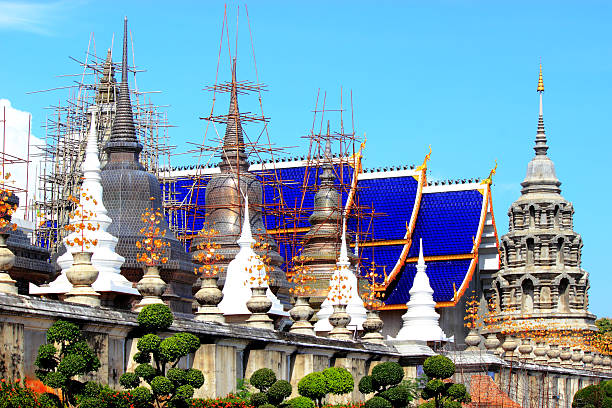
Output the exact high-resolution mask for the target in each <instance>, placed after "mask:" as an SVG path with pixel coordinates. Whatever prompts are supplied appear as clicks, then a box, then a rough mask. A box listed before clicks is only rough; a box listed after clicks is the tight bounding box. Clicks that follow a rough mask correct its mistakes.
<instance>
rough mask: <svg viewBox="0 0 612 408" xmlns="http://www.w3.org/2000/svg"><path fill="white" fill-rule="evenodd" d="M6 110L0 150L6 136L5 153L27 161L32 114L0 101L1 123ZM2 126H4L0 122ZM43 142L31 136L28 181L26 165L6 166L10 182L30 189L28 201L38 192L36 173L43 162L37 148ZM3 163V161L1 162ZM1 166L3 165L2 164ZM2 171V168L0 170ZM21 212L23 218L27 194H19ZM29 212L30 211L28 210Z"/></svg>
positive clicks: (3, 100) (0, 137)
mask: <svg viewBox="0 0 612 408" xmlns="http://www.w3.org/2000/svg"><path fill="white" fill-rule="evenodd" d="M5 109H6V123H4V124H3V125H6V134H4V135H3V134H2V130H3V128H4V127H3V126H1V127H0V150H1V149H2V137H3V136H4V138H5V139H4V140H5V141H4V143H5V146H6V147H5V152H6V153H7V154H9V155H12V156H16V157H19V158H21V159H26V158H27V155H28V122H29V120H30V113H29V112H25V111H20V110H18V109H15V108H13V107H12V106H11V102H10V101H9V100H8V99H0V121H2V120H4V112H5ZM0 124H2V123H1V122H0ZM42 145H43V141H42V140H40V139H39V138H37V137H35V136H34V135H33V134H30V166H29V167H30V168H29V174H28V179H29V180H26V165H25V164H23V163H22V164H5V172H7V173H11V177H10V180H14V185H15V187H18V188H22V189H28V191H29V193H28V201H31V200H32V198H33V196H34V194H33V193H34V191H35V190H36V184H37V183H36V173H37V169H38V164H39V162H40V160H41V157H40V153H41V151H40V149H39V148H38V147H37V146H42ZM0 163H1V161H0ZM0 165H1V164H0ZM0 171H1V168H0ZM18 196H19V207H20V208H19V211H18V214H17V215H18V216H19V217H23V211H24V209H25V204H26V202H25V193H19V194H18ZM28 212H29V210H28Z"/></svg>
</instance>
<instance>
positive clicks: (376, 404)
mask: <svg viewBox="0 0 612 408" xmlns="http://www.w3.org/2000/svg"><path fill="white" fill-rule="evenodd" d="M365 408H393V405H391V403H390V402H389V401H387V400H386V399H384V398H382V397H372V398H370V399H369V400H367V401H366V402H365Z"/></svg>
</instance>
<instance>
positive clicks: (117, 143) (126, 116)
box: [104, 17, 142, 162]
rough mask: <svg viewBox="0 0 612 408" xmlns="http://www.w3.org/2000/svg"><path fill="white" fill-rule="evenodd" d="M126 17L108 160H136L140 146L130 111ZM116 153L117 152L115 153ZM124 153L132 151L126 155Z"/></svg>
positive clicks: (106, 149)
mask: <svg viewBox="0 0 612 408" xmlns="http://www.w3.org/2000/svg"><path fill="white" fill-rule="evenodd" d="M127 36H128V31H127V17H126V18H125V21H124V24H123V57H122V60H121V84H120V85H119V95H118V96H117V110H116V113H115V121H114V123H113V127H112V130H111V136H110V138H109V140H108V142H107V143H106V146H105V147H104V150H105V151H106V152H107V153H108V154H109V156H110V158H109V162H125V161H135V162H137V161H138V155H139V153H140V151H141V150H142V146H141V145H140V143H138V138H137V137H136V128H135V127H134V115H133V113H132V103H131V101H130V89H129V87H128V83H127V81H128V78H127V76H128V65H127V64H128V62H127V54H128V48H127ZM115 153H117V154H115ZM125 153H132V154H133V157H132V156H131V155H128V156H126V155H125Z"/></svg>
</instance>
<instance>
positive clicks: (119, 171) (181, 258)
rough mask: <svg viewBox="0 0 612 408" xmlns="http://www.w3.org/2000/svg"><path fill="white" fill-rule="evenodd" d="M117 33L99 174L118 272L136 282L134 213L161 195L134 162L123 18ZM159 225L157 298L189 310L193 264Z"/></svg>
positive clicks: (158, 202)
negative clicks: (164, 246)
mask: <svg viewBox="0 0 612 408" xmlns="http://www.w3.org/2000/svg"><path fill="white" fill-rule="evenodd" d="M123 35H124V37H123V59H122V65H121V83H120V85H119V94H118V96H117V101H116V114H115V119H114V122H113V126H112V130H111V135H110V138H109V140H108V142H107V143H106V145H105V146H104V150H105V151H106V153H107V155H108V163H107V164H106V165H105V166H104V167H103V169H102V174H101V176H102V186H103V188H104V195H103V200H104V204H105V205H106V208H107V210H108V215H109V217H111V218H112V220H113V222H112V224H111V225H110V227H109V228H108V232H109V233H110V234H112V235H113V236H115V237H117V238H118V239H119V243H118V244H117V247H116V251H117V253H118V254H120V255H121V256H123V257H124V258H125V263H124V264H123V266H122V268H121V273H122V274H123V275H124V276H125V277H126V278H128V279H129V280H130V281H132V282H138V281H139V280H140V278H141V277H142V275H143V269H142V268H143V265H142V264H141V263H140V262H138V261H137V260H136V255H137V253H138V248H136V245H135V244H136V241H138V240H141V239H142V238H143V237H142V234H141V233H140V229H141V228H142V227H143V226H144V225H143V223H142V221H141V218H140V217H141V214H142V213H144V212H145V211H146V210H147V209H151V208H153V209H161V208H162V195H161V189H160V185H159V180H157V178H156V177H155V176H154V175H153V174H151V173H149V172H147V171H146V170H145V168H144V167H143V165H142V164H141V163H140V162H139V154H140V151H141V150H142V145H141V144H140V143H139V142H138V138H137V137H136V130H135V127H134V118H133V114H132V105H131V102H130V90H129V88H128V83H127V75H128V74H127V72H128V71H127V18H126V19H125V24H124V33H123ZM160 229H162V230H166V234H165V236H164V237H163V239H164V240H166V241H167V242H168V243H169V244H170V246H169V248H168V252H167V256H168V262H167V263H166V264H164V265H160V269H161V276H162V278H163V279H164V280H165V281H166V283H167V284H168V289H167V290H166V292H165V294H164V296H163V299H164V300H165V301H167V302H168V303H169V305H170V306H171V308H172V309H173V310H175V311H178V312H184V313H191V303H192V298H193V296H192V291H191V287H192V285H193V282H194V281H195V274H194V271H193V264H192V263H191V259H190V257H189V255H188V254H187V253H186V252H185V249H184V248H183V245H182V244H181V243H180V242H179V241H178V240H177V239H176V237H175V236H174V234H173V233H172V232H171V231H170V228H169V227H168V224H167V222H166V220H165V219H164V221H163V222H162V224H161V225H160Z"/></svg>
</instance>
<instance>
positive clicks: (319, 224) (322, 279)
mask: <svg viewBox="0 0 612 408" xmlns="http://www.w3.org/2000/svg"><path fill="white" fill-rule="evenodd" d="M327 135H328V138H327V142H326V144H325V153H324V156H323V164H322V165H321V174H320V175H319V180H320V184H319V189H318V190H317V192H316V194H315V196H314V209H313V212H312V214H311V215H310V217H309V218H308V222H310V225H311V227H310V230H309V231H308V233H306V235H304V239H303V240H302V243H303V249H302V255H303V256H305V257H307V258H309V260H308V261H307V262H305V263H304V265H305V266H308V267H309V268H310V270H311V274H312V276H314V278H315V280H314V282H313V284H312V286H313V288H314V290H315V292H314V293H313V294H312V295H311V297H310V305H311V306H312V308H313V309H315V310H318V309H319V308H320V307H321V303H323V301H324V300H325V298H326V297H327V289H328V287H329V279H330V278H331V276H332V274H333V273H334V269H335V268H336V260H337V259H338V254H339V252H340V237H341V235H342V211H341V208H340V193H339V192H338V187H337V186H336V176H335V174H334V168H333V164H332V153H331V143H330V138H329V123H328V124H327Z"/></svg>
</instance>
